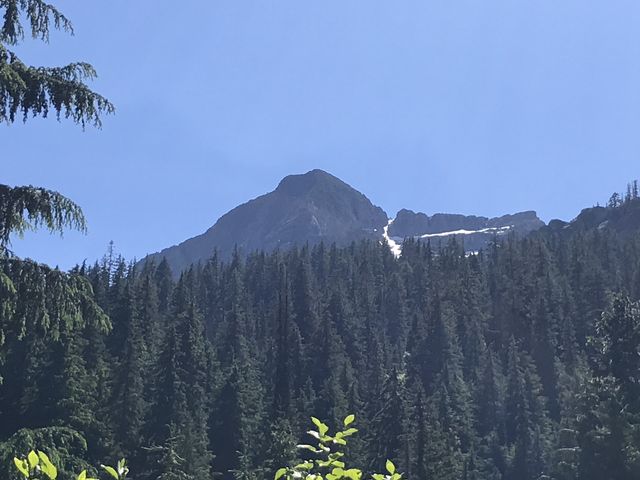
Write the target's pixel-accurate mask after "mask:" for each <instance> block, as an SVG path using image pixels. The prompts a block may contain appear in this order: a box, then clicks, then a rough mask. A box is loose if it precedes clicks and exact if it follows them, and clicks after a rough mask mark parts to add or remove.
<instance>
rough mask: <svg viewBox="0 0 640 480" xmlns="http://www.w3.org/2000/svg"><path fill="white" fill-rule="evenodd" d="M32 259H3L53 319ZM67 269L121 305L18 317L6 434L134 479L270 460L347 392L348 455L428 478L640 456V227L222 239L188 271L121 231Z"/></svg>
mask: <svg viewBox="0 0 640 480" xmlns="http://www.w3.org/2000/svg"><path fill="white" fill-rule="evenodd" d="M21 265H22V267H21ZM28 265H32V264H30V263H29V262H22V261H18V260H15V259H13V260H9V259H7V260H3V263H2V267H3V271H4V273H5V274H6V275H7V276H9V277H10V278H12V279H13V280H14V283H15V285H16V289H18V290H19V289H22V290H21V292H22V294H21V295H16V296H15V298H14V301H15V302H17V303H16V304H15V305H14V306H13V312H14V315H15V312H22V314H23V316H24V317H25V318H31V317H30V316H29V315H31V314H38V315H40V317H39V318H42V321H41V322H40V323H39V324H38V325H40V324H46V321H49V323H50V324H51V325H54V324H56V322H57V321H58V320H59V319H58V318H54V314H51V317H50V318H48V315H50V314H49V313H48V308H49V304H51V305H53V304H54V303H55V298H52V299H46V298H42V299H41V300H42V301H34V298H39V297H37V296H35V297H34V296H33V295H31V296H30V295H29V292H30V291H31V290H33V291H37V290H38V289H39V288H40V286H39V285H38V284H37V282H35V281H34V279H37V278H40V277H38V276H37V275H31V276H30V275H29V274H28V273H29V272H28V271H26V270H28V268H27V266H28ZM29 268H32V267H29ZM21 269H25V270H24V271H23V270H21ZM74 273H75V274H76V275H77V278H79V279H86V280H88V281H89V282H90V284H91V285H92V288H93V292H94V296H95V300H96V302H97V304H98V305H100V306H101V307H102V310H103V311H104V312H105V313H106V314H107V316H108V319H109V321H107V322H106V323H105V318H106V317H103V316H101V315H100V314H99V313H100V312H97V313H96V312H93V310H92V312H93V314H92V315H89V317H90V318H95V319H97V320H96V321H85V322H79V323H78V324H77V325H76V326H75V328H73V329H60V330H59V331H57V334H56V335H50V334H47V335H43V334H42V331H41V330H42V329H41V328H40V327H38V325H34V327H33V328H24V329H23V330H21V331H20V332H13V334H12V335H8V336H7V341H6V343H5V345H4V347H3V350H2V351H3V358H2V359H1V360H0V365H1V376H2V377H3V384H2V385H1V386H0V442H3V441H4V444H2V443H0V454H2V453H3V452H4V451H6V450H7V449H8V447H7V446H8V445H11V446H20V445H24V444H26V443H28V442H29V441H32V442H33V441H36V442H38V441H39V442H48V445H51V446H52V448H53V449H54V450H56V451H58V450H59V451H61V452H62V453H63V454H64V456H65V458H66V457H69V458H70V460H69V462H72V463H73V462H75V463H79V462H81V461H82V459H86V460H88V461H89V462H91V463H94V464H95V463H100V462H104V461H111V460H112V459H117V458H120V457H122V456H124V457H126V458H128V459H129V464H130V467H131V472H132V477H131V478H134V479H142V480H145V479H149V480H150V479H156V478H162V479H165V480H167V479H207V478H214V476H215V474H216V473H219V474H220V475H222V478H224V479H231V478H237V479H262V478H268V477H271V476H272V475H273V472H274V471H275V470H276V469H277V468H279V467H281V466H283V465H285V464H288V462H290V461H291V460H292V459H294V457H295V456H296V452H295V445H296V443H301V441H302V440H303V439H304V435H303V432H304V430H305V427H306V425H307V423H308V417H309V415H312V414H313V415H315V416H317V417H320V418H323V419H326V420H327V421H328V422H330V423H332V424H333V425H339V424H340V423H339V422H341V420H342V419H343V418H344V416H345V415H346V414H347V413H355V414H356V417H357V418H358V426H359V428H360V434H359V436H358V437H354V439H353V441H352V442H351V444H350V446H349V450H350V451H349V455H350V459H352V460H353V461H354V463H358V464H360V465H364V466H366V468H367V469H369V470H370V471H383V470H384V467H385V466H384V465H381V464H380V463H381V462H384V459H386V458H389V459H391V460H393V462H394V463H395V464H396V465H397V466H398V469H399V470H401V471H403V472H405V474H406V477H407V478H409V479H416V480H422V479H424V480H427V479H434V480H436V479H437V480H454V479H455V480H459V479H464V480H471V479H476V480H498V479H505V480H538V479H542V478H553V479H558V480H569V479H580V480H591V479H593V480H596V479H597V480H602V479H605V478H606V479H611V480H626V479H632V478H634V479H635V478H638V477H639V476H640V438H639V435H640V430H639V428H638V427H639V425H640V423H639V422H640V417H639V415H640V392H639V391H638V389H639V388H640V355H639V354H638V352H639V347H640V307H639V306H638V304H636V303H633V300H635V299H638V298H640V238H638V236H635V237H633V238H629V237H625V238H624V239H623V238H618V237H616V235H615V233H613V232H611V231H609V230H607V229H602V230H597V231H592V232H588V233H582V234H579V235H573V236H570V237H569V236H567V235H561V234H551V233H549V234H545V235H537V236H532V237H530V238H528V239H516V238H508V239H506V240H504V241H503V242H501V243H498V242H497V243H495V244H494V245H492V246H491V247H490V248H489V249H488V250H487V251H485V252H481V253H479V254H477V255H467V254H465V252H464V248H463V245H461V244H460V243H459V242H457V241H455V240H454V241H451V242H450V243H448V244H446V245H438V246H436V245H431V244H428V243H426V244H425V243H419V242H414V241H407V242H405V244H404V247H403V255H402V257H401V258H400V259H395V258H394V257H393V256H392V255H391V253H390V252H389V249H388V247H387V246H386V245H379V244H376V243H361V244H354V245H352V246H351V247H349V248H342V249H339V248H336V247H328V246H324V245H319V246H315V247H313V248H309V247H305V248H301V249H297V250H293V251H289V252H276V253H272V254H264V253H261V254H254V255H251V256H250V257H248V258H246V259H244V258H242V257H241V256H240V255H235V256H234V257H233V258H232V259H231V260H230V261H228V262H224V263H223V262H220V261H219V260H218V259H217V258H216V257H215V256H214V257H213V258H212V259H211V260H210V261H209V262H207V263H206V264H204V265H199V266H195V267H193V268H192V269H191V270H189V271H187V272H185V273H184V274H182V275H181V276H180V278H179V279H174V278H173V277H172V275H171V272H170V271H169V269H168V267H167V265H166V264H165V263H161V264H159V265H153V264H149V263H147V264H144V265H138V266H135V265H133V264H127V263H126V262H125V261H124V259H122V258H119V257H117V256H116V255H114V254H113V253H112V252H110V254H109V255H107V256H105V258H104V259H103V260H102V261H101V262H99V263H97V264H95V265H93V266H82V267H78V268H77V269H76V270H75V272H74ZM50 290H51V289H42V291H46V292H50ZM63 293H64V292H62V291H61V292H59V293H58V294H59V297H58V298H64V295H63ZM54 294H55V292H53V293H48V294H47V295H54ZM29 298H30V299H31V300H29V301H27V300H26V299H29ZM21 302H25V303H24V305H21ZM47 302H49V303H47ZM52 302H53V303H52ZM0 304H2V302H0ZM88 304H89V305H90V302H89V303H88ZM603 312H604V313H603ZM89 313H91V312H89ZM65 315H67V316H66V317H65V318H66V319H67V320H69V318H70V317H69V316H68V313H66V314H65ZM43 316H44V317H43ZM9 333H11V332H9ZM33 447H39V445H33ZM16 448H17V447H16ZM21 448H22V447H21ZM12 453H15V452H12ZM53 456H54V457H55V452H54V454H53ZM62 468H63V469H64V466H63V467H62ZM69 468H71V466H70V467H69Z"/></svg>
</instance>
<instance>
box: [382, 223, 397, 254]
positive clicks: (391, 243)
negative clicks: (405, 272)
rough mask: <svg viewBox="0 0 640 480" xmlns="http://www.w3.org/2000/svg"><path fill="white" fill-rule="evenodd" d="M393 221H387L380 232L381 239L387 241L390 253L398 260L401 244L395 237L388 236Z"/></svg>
mask: <svg viewBox="0 0 640 480" xmlns="http://www.w3.org/2000/svg"><path fill="white" fill-rule="evenodd" d="M393 220H394V219H393V218H390V219H389V223H387V225H386V226H385V227H384V229H383V231H382V237H383V238H384V239H385V240H386V241H387V245H389V249H390V250H391V253H393V256H394V257H396V258H398V257H399V256H400V255H401V254H402V243H398V242H397V241H396V237H390V236H389V227H390V226H391V224H392V223H393ZM400 242H402V240H400Z"/></svg>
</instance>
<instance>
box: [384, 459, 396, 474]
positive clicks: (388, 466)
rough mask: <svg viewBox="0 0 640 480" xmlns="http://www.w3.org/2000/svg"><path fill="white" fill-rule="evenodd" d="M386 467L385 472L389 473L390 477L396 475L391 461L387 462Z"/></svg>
mask: <svg viewBox="0 0 640 480" xmlns="http://www.w3.org/2000/svg"><path fill="white" fill-rule="evenodd" d="M386 467H387V472H389V473H390V474H391V475H393V474H394V473H396V466H395V465H394V464H393V462H392V461H391V460H387V465H386Z"/></svg>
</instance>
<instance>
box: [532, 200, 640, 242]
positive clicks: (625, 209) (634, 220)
mask: <svg viewBox="0 0 640 480" xmlns="http://www.w3.org/2000/svg"><path fill="white" fill-rule="evenodd" d="M595 229H597V230H604V229H608V230H612V231H615V232H616V233H618V234H620V235H630V234H637V232H638V231H639V230H640V199H634V200H630V201H627V202H625V203H624V204H622V205H620V206H617V207H592V208H585V209H584V210H582V211H581V212H580V214H579V215H578V216H577V217H576V218H574V219H573V220H571V221H570V222H564V221H562V220H551V221H550V222H549V225H548V226H547V227H546V228H545V229H544V230H543V231H545V232H563V233H567V234H571V233H579V232H585V231H589V230H595Z"/></svg>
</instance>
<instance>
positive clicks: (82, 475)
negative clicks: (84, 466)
mask: <svg viewBox="0 0 640 480" xmlns="http://www.w3.org/2000/svg"><path fill="white" fill-rule="evenodd" d="M86 479H87V471H86V470H83V471H81V472H80V475H78V480H86Z"/></svg>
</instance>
